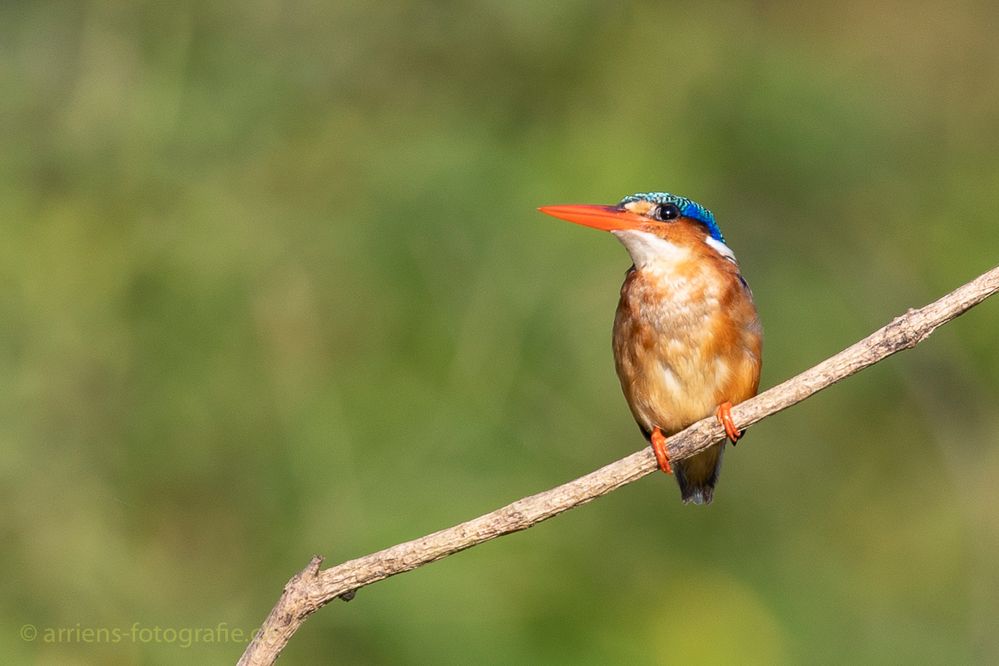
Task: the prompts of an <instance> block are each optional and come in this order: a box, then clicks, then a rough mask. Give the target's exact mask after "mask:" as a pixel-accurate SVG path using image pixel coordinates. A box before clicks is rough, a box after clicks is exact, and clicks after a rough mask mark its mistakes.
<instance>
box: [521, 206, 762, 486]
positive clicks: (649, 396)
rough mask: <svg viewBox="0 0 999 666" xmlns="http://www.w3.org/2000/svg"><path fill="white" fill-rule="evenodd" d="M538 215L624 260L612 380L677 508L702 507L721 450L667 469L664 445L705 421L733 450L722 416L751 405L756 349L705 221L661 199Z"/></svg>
mask: <svg viewBox="0 0 999 666" xmlns="http://www.w3.org/2000/svg"><path fill="white" fill-rule="evenodd" d="M539 210H540V211H541V212H543V213H547V214H548V215H552V216H554V217H557V218H560V219H563V220H568V221H569V222H575V223H576V224H582V225H585V226H588V227H593V228H596V229H602V230H604V231H609V232H611V233H612V234H614V236H616V237H617V239H618V240H619V241H621V243H622V244H623V245H624V247H625V248H626V249H627V250H628V253H629V254H630V255H631V260H632V262H633V265H632V267H631V268H630V269H628V273H627V275H626V277H625V279H624V285H622V287H621V300H620V301H619V302H618V306H617V314H616V315H615V317H614V336H613V347H614V361H615V365H616V367H617V376H618V378H619V379H620V380H621V388H622V389H623V391H624V397H625V399H626V400H627V401H628V406H629V407H630V408H631V413H632V415H634V417H635V421H637V422H638V427H639V428H641V430H642V434H644V435H645V438H646V439H647V440H648V441H649V442H650V443H651V445H652V450H653V452H654V453H655V455H656V460H657V461H658V462H659V467H660V468H661V469H662V470H663V471H664V472H666V473H673V474H674V475H675V476H676V480H677V483H678V484H679V486H680V494H681V496H682V498H683V501H684V503H688V502H693V503H694V504H708V503H710V502H711V499H712V496H713V495H714V489H715V484H716V483H717V482H718V472H719V470H720V468H721V461H722V453H724V450H725V442H724V441H722V442H719V443H718V444H715V445H714V446H712V447H711V448H709V449H707V450H705V451H702V452H701V453H699V454H697V455H695V456H693V457H690V458H687V459H685V460H678V461H676V462H675V463H674V464H673V465H672V466H671V465H670V460H669V456H668V454H667V449H666V437H667V436H669V435H673V434H675V433H677V432H679V431H681V430H683V429H684V428H686V427H687V426H689V425H691V424H692V423H694V422H695V421H699V420H700V419H703V418H705V417H707V416H710V415H711V414H712V413H714V414H716V415H717V418H718V420H719V421H720V422H721V424H722V425H723V426H724V428H725V433H726V435H727V436H728V438H729V439H730V440H731V441H732V443H733V444H735V442H736V441H737V440H738V439H739V437H741V436H742V433H741V432H740V431H739V430H738V429H737V428H736V427H735V423H734V422H733V421H732V414H731V408H732V405H733V404H736V403H739V402H741V401H743V400H746V399H748V398H751V397H753V396H754V395H756V392H757V390H758V389H759V383H760V365H761V362H762V356H761V354H762V348H763V329H762V327H761V326H760V320H759V316H758V315H757V313H756V306H755V305H754V304H753V295H752V292H751V291H750V290H749V284H748V283H747V282H746V280H745V279H744V278H743V277H742V274H741V273H740V271H739V264H738V262H737V261H736V259H735V254H733V252H732V250H730V249H729V247H728V245H727V244H726V243H725V237H724V236H722V232H721V229H719V228H718V224H717V223H716V222H715V218H714V215H713V214H712V213H711V211H709V210H708V209H707V208H705V207H704V206H702V205H700V204H698V203H696V202H694V201H691V200H690V199H687V198H686V197H681V196H677V195H675V194H669V193H667V192H643V193H639V194H632V195H630V196H627V197H625V198H623V199H621V201H620V202H619V203H618V204H617V205H616V206H593V205H571V206H544V207H542V208H540V209H539Z"/></svg>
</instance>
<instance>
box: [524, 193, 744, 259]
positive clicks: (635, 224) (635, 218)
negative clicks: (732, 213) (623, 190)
mask: <svg viewBox="0 0 999 666" xmlns="http://www.w3.org/2000/svg"><path fill="white" fill-rule="evenodd" d="M538 210H540V211H541V212H542V213H547V214H548V215H551V216H553V217H557V218H559V219H562V220H567V221H569V222H575V223H576V224H582V225H584V226H587V227H593V228H595V229H602V230H604V231H609V232H611V233H612V234H614V235H615V236H616V237H617V238H618V240H620V241H621V243H622V244H624V246H625V247H626V248H627V249H628V253H629V254H630V255H631V258H632V261H634V262H635V266H636V267H638V268H644V267H649V268H652V267H655V266H656V265H657V264H660V263H662V262H671V261H677V260H679V259H680V258H681V257H682V256H686V255H690V254H702V253H704V252H708V253H711V254H715V255H719V256H720V257H721V258H724V259H728V260H729V261H735V255H734V254H733V253H732V250H730V249H729V247H728V245H726V244H725V237H724V236H722V232H721V229H719V228H718V224H717V223H715V216H714V215H712V214H711V211H710V210H708V209H707V208H705V207H704V206H702V205H701V204H699V203H697V202H696V201H691V200H690V199H688V198H686V197H681V196H677V195H675V194H670V193H668V192H641V193H638V194H632V195H629V196H626V197H625V198H623V199H621V201H620V202H618V204H617V205H615V206H596V205H571V206H543V207H541V208H539V209H538Z"/></svg>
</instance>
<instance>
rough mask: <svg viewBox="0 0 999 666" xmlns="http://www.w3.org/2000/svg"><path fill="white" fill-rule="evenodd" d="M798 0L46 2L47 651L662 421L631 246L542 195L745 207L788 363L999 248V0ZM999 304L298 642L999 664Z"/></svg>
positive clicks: (26, 431)
mask: <svg viewBox="0 0 999 666" xmlns="http://www.w3.org/2000/svg"><path fill="white" fill-rule="evenodd" d="M798 4H799V3H787V4H785V3H771V2H767V3H758V4H747V3H726V4H714V3H683V4H673V5H666V4H662V3H654V2H646V3H642V2H635V3H605V2H588V1H585V0H577V1H574V2H565V3H538V2H524V1H519V0H502V1H499V0H495V1H488V2H485V1H483V2H474V3H458V2H438V3H433V4H422V3H416V2H395V3H391V2H383V3H379V2H369V3H351V2H332V3H319V2H292V3H277V2H269V1H261V0H239V1H235V0H233V1H224V2H215V3H199V2H172V3H159V2H71V1H66V2H11V1H7V2H4V3H3V4H0V46H2V49H3V53H2V59H0V95H2V101H0V114H2V117H0V122H2V127H3V129H2V130H0V188H2V189H0V220H2V232H3V233H2V240H0V256H2V259H0V279H2V285H3V287H2V289H0V319H2V322H3V326H2V329H0V330H2V332H0V438H2V440H0V445H2V456H0V479H2V481H0V493H2V494H0V499H2V503H3V511H2V514H0V536H2V538H3V544H4V545H3V548H2V549H0V566H2V571H3V575H2V577H0V578H2V583H0V592H2V594H0V599H2V601H0V626H2V631H0V655H3V656H4V661H5V662H7V663H39V664H71V663H79V664H86V663H109V664H130V663H140V662H144V663H162V664H188V663H227V662H232V661H235V659H236V658H237V657H238V655H239V654H240V653H241V651H242V649H243V644H242V643H240V642H238V641H231V640H230V641H226V640H224V638H217V639H216V640H217V641H218V642H216V643H214V644H205V643H199V644H196V645H193V646H190V647H183V646H181V645H179V644H178V641H177V640H175V641H168V640H160V641H155V640H152V641H141V640H140V641H130V640H127V639H125V640H122V641H120V642H118V643H115V644H108V643H92V642H90V643H88V642H86V641H85V640H83V639H82V638H80V636H82V635H79V634H78V635H77V636H78V638H77V639H74V638H73V637H72V636H70V637H69V638H68V639H67V640H62V641H61V642H53V641H46V640H43V637H44V634H42V633H41V632H44V631H45V630H46V629H52V628H60V627H62V628H69V629H70V630H72V629H73V628H78V629H80V630H82V629H84V628H98V629H99V628H122V629H123V630H124V631H126V632H128V631H131V627H133V626H134V625H136V624H138V625H139V626H140V627H141V628H145V629H148V630H151V629H152V628H154V627H161V628H172V629H174V630H179V629H183V628H189V629H190V628H209V629H210V628H215V627H218V626H219V625H220V623H225V626H226V627H228V628H229V629H237V628H238V629H241V630H245V631H247V632H249V631H252V630H253V629H254V628H255V627H256V626H257V625H258V624H259V623H260V622H261V621H262V620H263V618H264V617H265V615H266V614H267V612H268V610H269V609H270V607H271V605H272V604H273V603H274V601H275V600H276V599H277V596H278V594H279V593H280V590H281V587H282V585H283V584H284V583H285V581H286V580H287V579H288V577H289V576H291V575H292V574H293V573H294V572H295V571H297V570H298V569H300V568H301V567H303V566H304V565H305V564H306V562H307V561H308V559H309V557H310V556H311V555H312V554H313V553H321V554H323V555H325V556H326V557H327V563H329V564H333V563H336V562H339V561H342V560H345V559H349V558H352V557H356V556H360V555H363V554H366V553H369V552H371V551H374V550H377V549H380V548H383V547H386V546H389V545H392V544H395V543H397V542H400V541H403V540H407V539H410V538H414V537H417V536H420V535H422V534H424V533H427V532H430V531H433V530H436V529H439V528H442V527H446V526H448V525H450V524H453V523H455V522H459V521H461V520H464V519H467V518H471V517H473V516H475V515H478V514H480V513H482V512H485V511H488V510H491V509H493V508H496V507H497V506H500V505H502V504H505V503H507V502H508V501H511V500H514V499H517V498H519V497H521V496H523V495H526V494H531V493H534V492H537V491H540V490H543V489H546V488H548V487H551V486H553V485H555V484H558V483H561V482H563V481H566V480H568V479H571V478H574V477H576V476H578V475H580V474H583V473H585V472H588V471H591V470H593V469H595V468H596V467H598V466H600V465H603V464H605V463H607V462H609V461H611V460H614V459H616V458H618V457H621V456H623V455H626V454H628V453H631V452H633V451H635V450H637V449H639V448H640V447H641V446H642V445H643V440H642V439H641V437H640V436H639V433H638V431H637V429H636V427H635V425H634V423H633V422H632V419H631V416H630V414H629V412H628V410H627V408H626V406H625V403H624V400H623V398H622V397H621V395H620V390H619V387H618V384H617V379H616V377H615V375H614V370H613V364H612V360H611V351H610V343H609V338H610V324H611V320H612V317H613V310H614V306H615V303H616V300H617V292H618V287H619V284H620V281H621V279H622V276H623V273H624V270H625V269H626V268H627V266H628V259H627V255H626V254H625V252H624V250H623V249H622V248H621V247H620V246H619V245H618V244H617V243H615V242H614V240H613V239H611V238H609V237H607V236H605V235H601V234H598V233H597V232H593V231H590V230H585V229H581V228H579V227H575V226H572V225H568V224H564V223H561V222H558V221H556V220H553V219H550V218H547V217H544V216H542V215H540V214H538V213H537V212H536V211H535V210H534V209H535V207H537V206H539V205H542V204H553V203H574V202H608V203H609V202H614V201H616V200H617V199H618V198H619V197H620V196H622V195H624V194H628V193H631V192H634V191H642V190H649V189H665V190H669V191H673V192H677V193H681V194H685V195H688V196H691V197H693V198H695V199H697V200H699V201H701V202H703V203H705V204H706V205H708V206H709V207H710V208H712V209H713V210H714V212H715V214H716V215H717V217H718V219H719V221H720V224H721V226H722V228H723V229H724V231H725V233H726V236H727V237H728V239H729V242H730V244H731V245H732V247H733V248H734V249H735V251H736V253H737V254H738V256H739V258H740V260H741V263H742V266H743V269H744V272H745V274H746V276H747V278H748V279H749V281H750V283H751V284H752V285H753V288H754V291H755V294H756V299H757V302H758V306H759V309H760V312H761V315H762V318H763V322H764V327H765V329H766V344H765V354H764V358H765V362H764V373H763V386H764V387H767V386H772V385H773V384H775V383H777V382H779V381H781V380H783V379H785V378H787V377H789V376H791V375H792V374H794V373H796V372H799V371H801V370H803V369H805V368H807V367H809V366H810V365H812V364H813V363H815V362H817V361H819V360H821V359H823V358H824V357H826V356H827V355H830V354H832V353H833V352H836V351H839V350H840V349H842V348H843V347H845V346H847V345H848V344H850V343H852V342H854V341H855V340H857V339H859V338H860V337H862V336H864V335H866V334H867V333H869V332H870V331H872V330H873V329H875V328H877V327H879V326H881V325H882V324H884V323H885V322H887V321H888V320H889V319H890V318H891V317H893V316H895V315H897V314H898V313H900V312H902V311H904V310H905V309H906V308H908V307H910V306H919V305H922V304H924V303H926V302H929V301H931V300H933V299H935V298H937V297H939V296H941V295H942V294H944V293H946V292H947V291H949V290H951V289H952V288H954V287H956V286H958V285H960V284H962V283H963V282H964V281H966V280H967V279H970V278H972V277H974V276H975V275H977V274H979V273H980V272H983V271H984V270H986V269H988V268H990V267H991V266H992V265H994V264H995V263H996V259H997V255H999V253H997V252H996V248H997V247H999V224H997V219H996V211H997V210H999V157H997V154H999V132H997V127H999V85H997V83H999V47H997V46H996V37H995V35H996V32H997V29H999V9H996V8H995V5H994V3H987V2H981V3H974V2H956V3H948V4H947V7H946V8H945V7H943V6H941V5H940V3H931V2H916V3H910V2H896V3H887V4H881V5H872V4H871V3H869V2H867V1H866V0H844V1H840V2H836V3H826V4H824V5H817V6H811V7H808V8H803V7H800V6H798ZM997 329H999V302H987V303H985V304H984V305H983V306H981V307H980V308H978V309H977V310H975V311H973V312H971V313H969V314H968V315H966V316H964V317H962V318H961V319H959V320H957V321H955V322H953V323H952V324H950V325H948V326H947V327H945V328H944V329H941V330H940V331H939V332H937V333H936V334H935V335H934V336H933V337H932V338H931V339H930V340H929V341H928V342H926V343H925V344H924V345H923V346H921V347H919V348H918V349H916V350H915V351H912V352H908V353H906V354H903V355H902V356H899V357H895V358H892V359H890V360H888V361H886V362H884V363H882V364H880V365H878V366H876V367H875V368H873V369H871V370H869V371H867V372H864V373H863V374H861V375H859V376H856V377H854V378H852V379H850V380H848V381H846V382H844V383H843V384H841V385H838V386H836V387H834V388H832V389H830V390H828V391H827V392H825V393H822V394H820V395H819V396H817V397H815V398H814V399H812V400H809V401H807V402H805V403H804V404H801V405H800V406H798V407H795V408H794V409H791V410H789V411H787V412H785V413H782V414H780V415H778V416H776V417H774V418H771V419H769V420H767V421H766V422H764V423H762V424H760V425H759V426H757V427H754V428H753V429H752V431H751V433H750V436H749V437H748V438H747V440H746V442H745V444H744V445H742V446H740V447H739V448H738V449H736V450H730V451H729V454H728V456H727V461H726V468H725V470H724V473H723V475H722V481H721V485H720V487H719V491H718V493H717V495H716V501H715V503H714V504H713V505H712V506H711V507H709V508H706V509H705V508H694V507H685V506H681V505H680V503H679V497H678V491H677V489H676V487H675V484H674V482H673V480H672V479H669V478H667V477H665V476H663V475H656V476H652V477H648V478H646V479H643V480H642V481H641V482H639V483H636V484H633V485H631V486H629V487H627V488H624V489H622V490H620V491H618V492H616V493H614V494H612V495H611V496H609V497H606V498H604V499H602V500H600V501H598V502H595V503H593V504H590V505H587V506H586V507H584V508H581V509H579V510H576V511H573V512H570V513H569V514H566V515H563V516H561V517H559V518H557V519H555V520H553V521H551V522H548V523H545V524H543V525H540V526H538V527H536V528H534V529H532V530H529V531H527V532H524V533H520V534H517V535H513V536H510V537H506V538H504V539H501V540H499V541H496V542H492V543H489V544H486V545H483V546H481V547H478V548H475V549H472V550H471V551H468V552H465V553H463V554H461V555H458V556H456V557H453V558H450V559H448V560H446V561H444V562H441V563H437V564H434V565H432V566H429V567H427V568H424V569H421V570H419V571H417V572H414V573H410V574H407V575H405V576H402V577H399V578H396V579H393V580H391V581H387V582H384V583H380V584H378V585H375V586H373V587H370V588H366V589H363V590H361V591H360V592H359V594H358V596H357V599H356V600H355V601H353V602H352V603H350V604H349V605H345V604H343V603H341V602H337V603H334V604H332V605H330V606H328V607H327V608H325V609H323V610H322V611H320V612H319V613H317V614H316V615H315V616H313V617H312V618H311V619H310V620H309V621H308V622H307V623H306V625H305V626H304V628H303V629H302V630H301V631H300V632H299V633H298V634H297V635H296V636H295V638H294V639H293V640H292V642H291V644H290V646H289V648H288V649H287V650H286V652H285V653H284V655H283V657H282V662H281V663H287V664H307V663H332V662H336V663H358V664H417V663H428V662H431V663H454V664H457V663H488V664H510V663H519V662H544V663H554V664H558V663H563V664H569V663H572V664H576V663H593V664H603V663H613V662H624V663H637V664H659V663H670V662H680V661H681V660H682V661H692V662H697V663H700V662H703V663H733V662H735V661H739V662H740V663H774V662H810V663H833V662H844V661H863V662H908V663H960V662H966V663H967V662H980V663H984V662H993V663H994V662H995V661H997V660H999V633H997V631H996V624H997V620H996V618H997V617H999V592H997V590H999V514H997V510H996V506H997V505H999V484H997V483H996V478H997V476H999V447H997V446H996V443H997V436H996V432H997V430H999V416H997V409H996V405H997V402H999V355H997V354H996V352H995V341H996V331H997ZM25 624H30V625H33V626H35V627H36V628H37V629H38V631H39V632H40V633H39V636H38V638H36V639H35V640H34V641H29V640H25V639H24V638H22V636H21V633H20V632H21V631H22V629H21V628H22V626H23V625H25ZM50 636H51V634H50Z"/></svg>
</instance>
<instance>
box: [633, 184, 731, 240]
mask: <svg viewBox="0 0 999 666" xmlns="http://www.w3.org/2000/svg"><path fill="white" fill-rule="evenodd" d="M633 201H648V202H649V203H653V204H657V205H662V204H673V205H674V206H676V207H677V208H679V209H680V214H681V215H683V216H684V217H689V218H690V219H692V220H697V221H698V222H700V223H701V224H703V225H704V226H705V227H707V229H708V234H710V235H711V237H712V238H714V239H715V240H716V241H720V242H722V243H724V242H725V237H724V236H722V232H721V229H719V228H718V223H717V222H715V216H714V215H713V214H712V213H711V211H710V210H708V209H707V208H705V207H704V206H702V205H701V204H699V203H697V202H696V201H692V200H690V199H688V198H687V197H681V196H678V195H676V194H670V193H669V192H638V193H637V194H631V195H629V196H626V197H625V198H623V199H621V202H620V203H619V204H618V205H619V206H623V205H624V204H627V203H631V202H633Z"/></svg>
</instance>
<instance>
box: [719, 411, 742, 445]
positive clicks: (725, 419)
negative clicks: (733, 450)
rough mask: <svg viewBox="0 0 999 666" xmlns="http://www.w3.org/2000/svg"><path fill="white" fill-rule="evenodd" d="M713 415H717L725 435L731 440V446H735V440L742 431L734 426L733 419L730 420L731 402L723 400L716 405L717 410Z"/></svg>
mask: <svg viewBox="0 0 999 666" xmlns="http://www.w3.org/2000/svg"><path fill="white" fill-rule="evenodd" d="M715 416H717V417H718V421H719V423H721V424H722V427H723V428H725V435H726V436H727V437H728V439H729V441H731V442H732V446H735V444H736V442H738V441H739V439H740V438H741V437H742V431H741V430H739V429H738V428H736V427H735V421H733V420H732V403H731V402H728V401H725V402H723V403H722V404H720V405H718V411H716V412H715Z"/></svg>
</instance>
